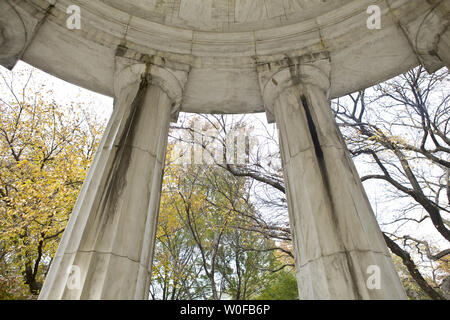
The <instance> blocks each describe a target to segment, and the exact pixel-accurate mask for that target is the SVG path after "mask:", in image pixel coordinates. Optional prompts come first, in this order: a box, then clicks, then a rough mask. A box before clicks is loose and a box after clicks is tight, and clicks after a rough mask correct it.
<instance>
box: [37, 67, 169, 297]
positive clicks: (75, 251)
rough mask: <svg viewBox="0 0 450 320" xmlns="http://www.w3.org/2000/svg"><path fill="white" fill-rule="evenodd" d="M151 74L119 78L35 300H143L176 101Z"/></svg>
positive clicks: (142, 70)
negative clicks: (105, 123)
mask: <svg viewBox="0 0 450 320" xmlns="http://www.w3.org/2000/svg"><path fill="white" fill-rule="evenodd" d="M150 67H151V66H150ZM148 69H149V66H145V65H134V66H129V67H127V68H125V70H124V71H123V72H120V73H119V74H118V75H117V77H118V78H117V79H116V83H117V85H116V87H117V88H116V101H115V107H114V112H113V115H112V117H111V120H110V121H109V124H108V126H107V129H106V132H105V134H104V137H103V140H102V142H101V144H100V146H99V150H98V152H97V155H96V157H95V159H94V162H93V164H92V167H91V169H90V171H89V174H88V176H87V179H86V181H85V183H84V185H83V188H82V190H81V193H80V195H79V198H78V201H77V203H76V206H75V208H74V210H73V213H72V215H71V217H70V221H69V223H68V226H67V228H66V231H65V233H64V236H63V239H62V241H61V243H60V246H59V248H58V251H57V253H56V256H55V258H54V261H53V263H52V265H51V268H50V272H49V274H48V276H47V279H46V281H45V284H44V287H43V289H42V292H41V295H40V299H145V298H147V297H148V288H149V281H150V275H151V269H152V254H153V247H154V240H155V233H156V225H157V219H158V210H159V199H160V190H161V181H162V174H163V166H164V158H165V152H166V145H167V137H168V128H169V122H170V116H171V110H172V105H173V104H174V102H173V99H171V98H170V97H169V95H168V93H167V91H166V90H163V89H164V86H162V85H161V83H159V84H158V85H156V84H155V83H156V81H154V80H155V79H153V76H152V74H151V73H150V72H149V70H148ZM76 271H78V272H76ZM71 272H72V274H71ZM74 277H78V278H79V279H74Z"/></svg>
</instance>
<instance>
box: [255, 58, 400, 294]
mask: <svg viewBox="0 0 450 320" xmlns="http://www.w3.org/2000/svg"><path fill="white" fill-rule="evenodd" d="M315 59H317V61H315ZM259 71H260V80H261V81H260V82H261V88H262V90H263V93H264V102H265V105H266V108H267V110H268V113H269V115H270V114H271V115H273V116H274V120H276V123H277V127H278V129H279V139H280V149H281V154H282V162H283V167H284V173H285V183H286V189H287V198H288V210H289V217H290V223H291V230H292V233H293V240H294V249H295V259H296V261H295V264H296V272H297V280H298V286H299V297H300V299H405V298H406V295H405V292H404V290H403V287H402V285H401V282H400V280H399V277H398V275H397V273H396V271H395V269H394V266H393V263H392V261H391V257H390V254H389V252H388V250H387V247H386V244H385V242H384V239H383V236H382V233H381V232H380V229H379V226H378V223H377V221H376V219H375V216H374V213H373V211H372V209H371V207H370V204H369V201H368V198H367V196H366V194H365V191H364V188H363V186H362V183H361V181H360V178H359V176H358V173H357V172H356V169H355V166H354V164H353V162H352V160H351V158H350V156H349V152H348V150H347V149H346V146H345V143H344V141H343V139H342V137H341V134H340V132H339V130H338V128H337V126H336V124H335V121H334V117H333V113H332V110H331V108H330V103H329V100H328V97H327V90H328V88H329V85H330V83H329V80H328V79H329V72H330V70H329V62H328V59H327V56H326V54H319V55H318V56H317V57H312V56H309V57H306V59H304V58H298V59H295V61H294V59H286V60H284V61H282V62H279V63H269V64H267V65H262V66H260V68H259ZM269 118H270V117H269ZM378 271H379V277H378V278H376V277H377V274H378ZM371 276H373V277H372V278H371ZM374 277H375V278H374ZM378 279H379V282H377V280H378ZM368 282H369V284H368ZM378 284H379V287H378Z"/></svg>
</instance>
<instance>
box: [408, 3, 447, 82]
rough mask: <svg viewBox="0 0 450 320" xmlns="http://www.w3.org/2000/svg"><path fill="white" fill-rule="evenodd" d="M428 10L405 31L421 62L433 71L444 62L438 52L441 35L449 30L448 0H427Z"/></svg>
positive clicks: (429, 70)
mask: <svg viewBox="0 0 450 320" xmlns="http://www.w3.org/2000/svg"><path fill="white" fill-rule="evenodd" d="M429 2H430V4H431V5H432V7H431V9H430V11H428V12H427V14H426V15H425V16H424V17H423V18H422V19H419V20H418V21H417V22H416V23H415V24H414V25H413V26H412V27H410V28H408V30H407V32H408V34H409V37H410V41H411V42H412V45H413V46H414V50H415V51H416V54H417V56H418V59H419V60H420V62H421V64H422V65H423V66H424V67H425V69H427V71H428V72H429V73H433V72H435V71H436V70H438V69H440V68H441V67H442V66H443V65H444V64H445V61H444V60H445V59H443V57H441V56H440V54H439V51H440V49H439V47H440V42H441V40H442V37H443V36H444V34H445V33H448V32H450V30H449V27H450V0H429Z"/></svg>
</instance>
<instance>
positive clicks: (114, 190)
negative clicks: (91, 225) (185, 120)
mask: <svg viewBox="0 0 450 320" xmlns="http://www.w3.org/2000/svg"><path fill="white" fill-rule="evenodd" d="M149 83H150V81H149V79H148V75H144V76H143V78H142V80H141V83H140V85H139V89H138V92H137V94H136V96H135V97H134V100H133V102H132V104H131V107H130V108H131V112H130V114H129V116H128V118H127V120H126V123H125V128H124V132H123V134H122V136H121V137H120V141H119V144H118V150H117V152H116V155H115V157H114V162H113V163H114V165H113V168H112V170H111V171H110V173H109V175H110V177H108V185H107V189H106V190H105V193H104V197H103V199H102V202H101V208H100V213H105V215H106V216H107V217H109V216H112V215H113V214H114V213H115V212H116V206H117V200H118V199H119V196H120V194H121V193H122V191H123V190H124V188H125V186H126V184H127V181H126V179H125V175H126V173H127V171H128V168H129V165H130V160H131V155H132V150H131V149H132V144H133V140H134V137H135V135H136V130H137V127H136V122H137V120H138V119H139V117H140V114H141V112H142V108H143V107H144V100H145V95H146V93H147V90H148V87H149ZM105 211H106V212H105ZM105 222H106V221H105Z"/></svg>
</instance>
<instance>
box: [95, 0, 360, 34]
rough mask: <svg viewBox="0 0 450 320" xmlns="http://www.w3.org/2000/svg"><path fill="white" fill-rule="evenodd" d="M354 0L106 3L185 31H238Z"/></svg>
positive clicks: (302, 17) (265, 26)
mask: <svg viewBox="0 0 450 320" xmlns="http://www.w3.org/2000/svg"><path fill="white" fill-rule="evenodd" d="M351 1H352V0H129V1H123V0H102V2H104V3H105V4H107V5H109V6H111V7H113V8H115V9H118V10H121V11H123V12H127V13H129V14H130V15H132V16H136V17H140V18H142V19H147V20H150V21H153V22H157V23H161V24H165V25H170V26H176V27H181V28H184V29H192V30H200V31H216V32H234V31H251V30H260V29H268V28H273V27H278V26H283V25H287V24H290V23H295V22H300V21H304V20H308V19H313V18H316V17H318V16H320V15H322V14H324V13H326V12H329V11H332V10H334V9H336V8H339V7H341V6H342V5H344V4H347V3H350V2H351Z"/></svg>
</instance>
